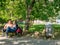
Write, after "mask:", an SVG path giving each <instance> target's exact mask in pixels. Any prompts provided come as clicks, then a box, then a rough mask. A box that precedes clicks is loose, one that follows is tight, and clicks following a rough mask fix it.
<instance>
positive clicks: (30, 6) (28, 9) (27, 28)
mask: <svg viewBox="0 0 60 45" xmlns="http://www.w3.org/2000/svg"><path fill="white" fill-rule="evenodd" d="M26 1H27V0H26ZM34 3H35V0H32V2H31V4H30V5H28V4H27V3H26V5H27V15H26V24H25V30H29V25H30V23H29V22H30V14H31V11H32V8H33V6H34Z"/></svg>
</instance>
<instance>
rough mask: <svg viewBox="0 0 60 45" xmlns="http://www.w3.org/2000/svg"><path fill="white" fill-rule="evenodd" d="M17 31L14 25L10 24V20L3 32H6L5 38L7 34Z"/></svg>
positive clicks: (13, 23)
mask: <svg viewBox="0 0 60 45" xmlns="http://www.w3.org/2000/svg"><path fill="white" fill-rule="evenodd" d="M16 29H17V27H16V23H15V22H12V21H11V20H9V21H8V23H7V24H6V25H5V26H4V30H3V32H4V31H5V32H6V36H8V33H9V32H15V31H16Z"/></svg>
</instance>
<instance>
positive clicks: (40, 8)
mask: <svg viewBox="0 0 60 45" xmlns="http://www.w3.org/2000/svg"><path fill="white" fill-rule="evenodd" d="M31 1H32V0H0V15H1V16H0V17H1V18H2V19H5V20H8V19H12V20H17V19H19V18H23V19H24V20H25V19H26V12H27V5H30V4H31ZM59 4H60V0H57V1H56V0H54V1H53V2H49V1H48V0H39V1H37V0H35V4H34V6H33V9H32V12H31V15H30V19H31V20H34V19H40V20H47V19H48V18H49V17H51V18H53V17H56V16H57V15H58V11H59V10H60V8H59V7H60V5H59Z"/></svg>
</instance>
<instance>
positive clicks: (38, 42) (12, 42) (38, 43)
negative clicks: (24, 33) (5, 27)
mask: <svg viewBox="0 0 60 45" xmlns="http://www.w3.org/2000/svg"><path fill="white" fill-rule="evenodd" d="M56 43H58V44H59V43H60V41H57V40H43V39H34V38H27V37H13V38H6V37H0V45H56ZM59 45H60V44H59Z"/></svg>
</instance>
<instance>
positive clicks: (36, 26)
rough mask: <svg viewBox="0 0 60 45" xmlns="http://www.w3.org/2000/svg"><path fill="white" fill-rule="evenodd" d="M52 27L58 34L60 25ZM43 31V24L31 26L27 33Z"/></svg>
mask: <svg viewBox="0 0 60 45" xmlns="http://www.w3.org/2000/svg"><path fill="white" fill-rule="evenodd" d="M52 27H53V30H54V32H60V25H59V24H53V25H52ZM44 29H45V25H44V24H40V25H33V26H31V27H30V29H29V32H35V31H40V32H42V31H43V30H44Z"/></svg>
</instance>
